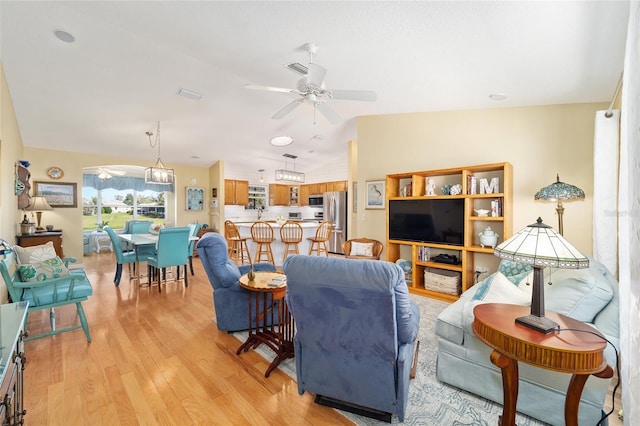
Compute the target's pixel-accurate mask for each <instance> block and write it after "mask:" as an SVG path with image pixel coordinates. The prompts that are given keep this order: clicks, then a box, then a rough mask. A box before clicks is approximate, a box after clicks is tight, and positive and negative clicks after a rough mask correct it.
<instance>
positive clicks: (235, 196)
mask: <svg viewBox="0 0 640 426" xmlns="http://www.w3.org/2000/svg"><path fill="white" fill-rule="evenodd" d="M224 204H225V205H236V206H246V205H247V204H249V181H248V180H232V179H225V180H224Z"/></svg>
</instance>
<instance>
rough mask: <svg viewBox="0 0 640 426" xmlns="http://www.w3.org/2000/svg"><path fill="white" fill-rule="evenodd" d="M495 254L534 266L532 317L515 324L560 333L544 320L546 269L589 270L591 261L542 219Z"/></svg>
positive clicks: (507, 241) (516, 235) (554, 326)
mask: <svg viewBox="0 0 640 426" xmlns="http://www.w3.org/2000/svg"><path fill="white" fill-rule="evenodd" d="M493 254H494V255H496V256H498V257H500V258H502V259H507V260H512V261H514V262H518V263H525V264H528V265H531V266H533V291H532V294H531V314H530V315H527V316H524V317H520V318H516V322H517V323H519V324H522V325H524V326H526V327H529V328H532V329H534V330H537V331H540V332H542V333H550V332H552V331H554V330H557V329H558V324H557V323H556V322H554V321H552V320H550V319H548V318H546V317H545V316H544V282H543V281H544V280H543V271H544V268H547V267H551V268H560V269H582V268H588V267H589V259H587V257H586V256H585V255H583V254H582V253H580V252H579V251H578V250H577V249H576V248H575V247H573V246H572V245H571V244H570V243H569V242H568V241H567V240H565V239H564V238H563V237H562V236H561V235H560V234H558V233H557V232H556V231H555V230H554V229H553V228H552V227H550V226H549V225H545V224H544V223H542V219H541V218H538V220H537V221H536V223H534V224H532V225H529V226H527V227H525V228H523V229H522V230H520V231H518V233H516V234H515V235H514V236H513V237H511V238H509V239H508V240H506V241H504V242H503V243H501V244H499V245H498V246H497V247H496V248H495V249H494V251H493Z"/></svg>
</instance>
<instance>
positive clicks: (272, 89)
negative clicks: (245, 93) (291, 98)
mask: <svg viewBox="0 0 640 426" xmlns="http://www.w3.org/2000/svg"><path fill="white" fill-rule="evenodd" d="M244 87H245V89H252V90H266V91H268V92H280V93H295V94H297V93H298V91H297V90H295V89H285V88H284V87H273V86H257V85H255V84H245V85H244Z"/></svg>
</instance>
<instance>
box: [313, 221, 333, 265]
mask: <svg viewBox="0 0 640 426" xmlns="http://www.w3.org/2000/svg"><path fill="white" fill-rule="evenodd" d="M332 228H333V226H332V225H331V222H327V221H325V222H320V224H319V225H318V227H317V228H316V236H315V237H310V238H307V239H308V240H309V241H311V245H310V246H309V255H311V254H312V253H313V252H315V253H316V254H317V255H318V256H320V255H321V254H322V253H324V255H325V256H327V257H329V252H328V251H327V241H329V236H330V235H331V230H332Z"/></svg>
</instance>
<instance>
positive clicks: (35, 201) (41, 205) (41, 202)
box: [25, 195, 53, 229]
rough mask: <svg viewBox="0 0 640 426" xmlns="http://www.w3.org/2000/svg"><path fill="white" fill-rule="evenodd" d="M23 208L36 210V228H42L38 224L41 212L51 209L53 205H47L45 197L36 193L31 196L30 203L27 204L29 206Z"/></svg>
mask: <svg viewBox="0 0 640 426" xmlns="http://www.w3.org/2000/svg"><path fill="white" fill-rule="evenodd" d="M25 210H28V211H34V212H36V217H37V219H38V225H37V228H36V229H42V227H41V226H40V221H41V220H42V212H43V211H47V210H53V207H51V206H50V205H49V203H48V202H47V199H46V198H44V197H43V196H40V195H37V196H35V197H32V198H31V203H30V204H29V207H27V208H26V209H25Z"/></svg>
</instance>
